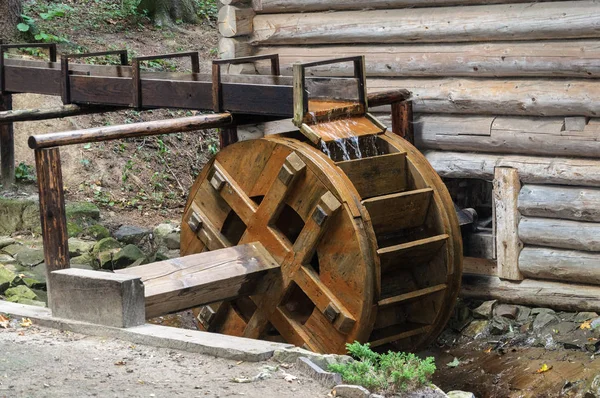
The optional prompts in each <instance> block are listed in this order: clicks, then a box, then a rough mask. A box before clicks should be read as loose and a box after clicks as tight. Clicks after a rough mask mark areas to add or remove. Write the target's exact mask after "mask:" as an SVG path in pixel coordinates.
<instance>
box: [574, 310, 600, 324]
mask: <svg viewBox="0 0 600 398" xmlns="http://www.w3.org/2000/svg"><path fill="white" fill-rule="evenodd" d="M594 318H598V314H597V313H595V312H579V313H578V314H577V315H575V319H574V321H575V322H578V323H582V322H585V321H589V320H590V319H594Z"/></svg>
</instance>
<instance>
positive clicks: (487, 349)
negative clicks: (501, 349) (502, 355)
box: [483, 347, 492, 354]
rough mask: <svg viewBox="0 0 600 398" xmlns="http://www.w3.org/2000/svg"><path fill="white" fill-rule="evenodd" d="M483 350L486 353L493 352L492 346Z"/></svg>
mask: <svg viewBox="0 0 600 398" xmlns="http://www.w3.org/2000/svg"><path fill="white" fill-rule="evenodd" d="M483 352H485V353H486V354H489V353H490V352H492V347H488V348H486V349H485V350H483Z"/></svg>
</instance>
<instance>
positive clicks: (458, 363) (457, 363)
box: [446, 358, 460, 368]
mask: <svg viewBox="0 0 600 398" xmlns="http://www.w3.org/2000/svg"><path fill="white" fill-rule="evenodd" d="M458 365H460V361H459V360H458V358H454V361H452V362H448V363H447V364H446V366H448V367H449V368H455V367H457V366H458Z"/></svg>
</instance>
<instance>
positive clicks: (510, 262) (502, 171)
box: [494, 167, 523, 280]
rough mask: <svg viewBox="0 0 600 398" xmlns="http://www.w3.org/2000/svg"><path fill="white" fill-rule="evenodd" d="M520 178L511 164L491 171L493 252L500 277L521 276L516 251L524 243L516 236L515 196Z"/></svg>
mask: <svg viewBox="0 0 600 398" xmlns="http://www.w3.org/2000/svg"><path fill="white" fill-rule="evenodd" d="M520 190H521V182H520V181H519V172H518V171H517V169H514V168H510V167H496V170H495V171H494V206H495V209H496V212H495V215H496V255H497V256H498V276H499V277H500V278H502V279H510V280H521V279H523V275H521V273H520V272H519V253H520V252H521V249H522V248H523V243H522V242H521V240H520V239H519V235H518V232H517V228H518V225H519V210H518V209H517V200H518V196H519V191H520Z"/></svg>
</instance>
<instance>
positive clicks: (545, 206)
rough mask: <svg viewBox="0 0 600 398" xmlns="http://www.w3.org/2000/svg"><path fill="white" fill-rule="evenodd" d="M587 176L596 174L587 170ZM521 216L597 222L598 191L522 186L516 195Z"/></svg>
mask: <svg viewBox="0 0 600 398" xmlns="http://www.w3.org/2000/svg"><path fill="white" fill-rule="evenodd" d="M586 172H587V175H588V176H590V175H592V174H594V173H597V172H598V170H597V169H596V170H594V169H592V168H591V167H589V168H588V169H587V170H586ZM519 211H520V212H521V214H522V215H524V216H529V217H546V218H560V219H565V220H575V221H592V222H600V189H594V188H582V187H561V186H548V185H525V186H524V187H523V189H521V192H520V193H519Z"/></svg>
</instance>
